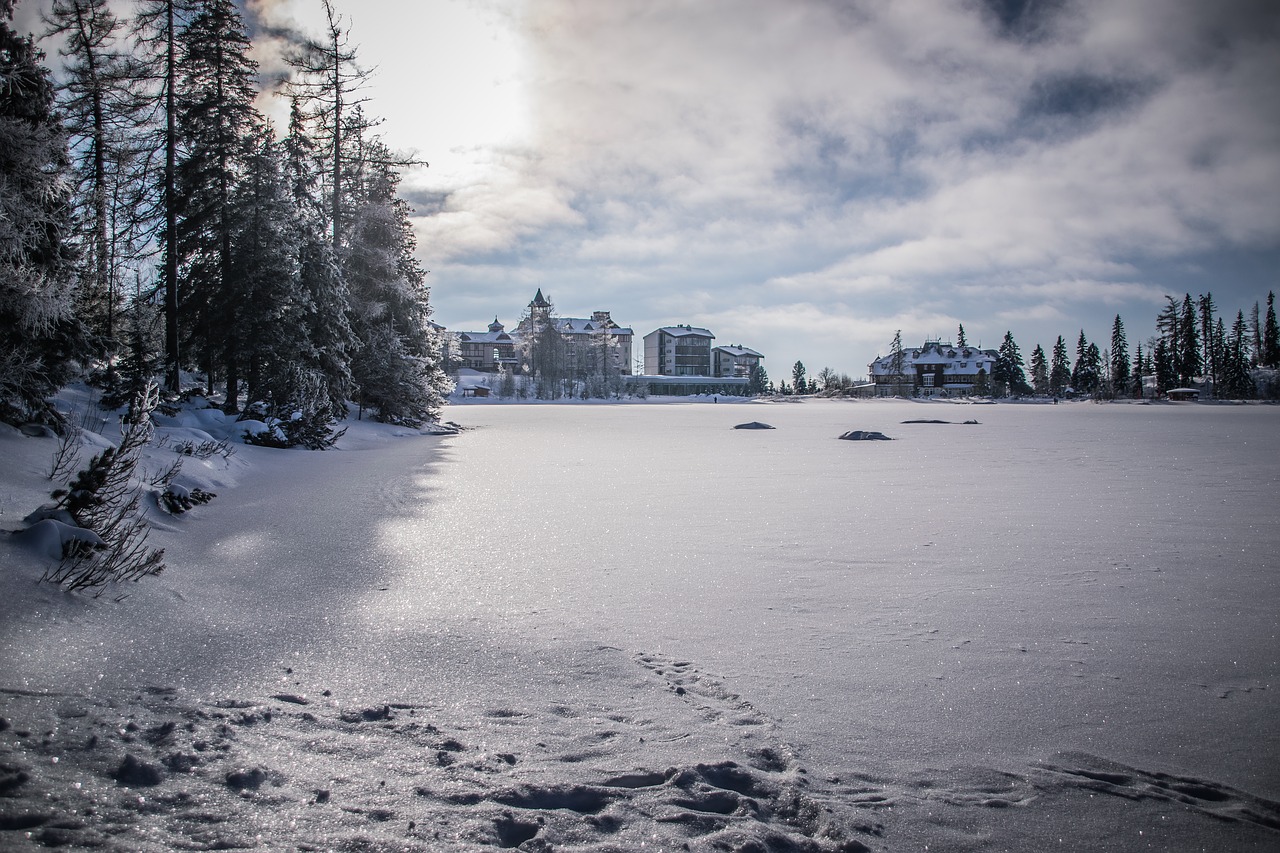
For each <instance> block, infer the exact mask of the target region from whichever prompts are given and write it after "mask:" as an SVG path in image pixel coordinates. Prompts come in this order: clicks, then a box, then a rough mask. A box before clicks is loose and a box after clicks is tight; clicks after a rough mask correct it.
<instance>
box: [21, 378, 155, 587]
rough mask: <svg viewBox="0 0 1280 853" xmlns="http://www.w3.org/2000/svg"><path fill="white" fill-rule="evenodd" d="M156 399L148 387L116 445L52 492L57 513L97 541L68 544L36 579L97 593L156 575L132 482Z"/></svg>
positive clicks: (148, 437)
mask: <svg viewBox="0 0 1280 853" xmlns="http://www.w3.org/2000/svg"><path fill="white" fill-rule="evenodd" d="M157 401H158V391H157V389H156V387H155V386H154V385H152V386H150V387H148V388H147V389H146V390H145V391H144V392H143V393H142V394H139V395H138V396H137V397H136V398H134V401H133V403H131V404H130V406H129V412H128V414H126V415H125V417H124V421H123V424H122V428H121V431H120V444H119V445H118V446H116V447H109V448H107V449H106V450H104V451H102V452H101V453H99V454H97V455H96V456H94V457H93V459H91V460H90V462H89V464H88V466H87V467H85V468H84V469H83V470H81V471H80V472H79V473H78V474H77V475H76V476H75V479H73V480H72V481H71V482H70V483H69V484H68V485H67V487H66V488H64V489H57V490H56V491H54V492H53V497H54V498H56V499H57V501H58V503H57V505H56V509H57V510H61V511H64V512H66V513H67V514H68V515H69V516H70V517H71V518H72V519H73V520H74V521H75V524H76V526H78V527H81V528H84V529H86V530H91V531H93V532H94V533H96V534H97V535H98V537H99V538H100V540H101V542H100V543H89V542H86V541H85V540H84V539H71V540H68V541H67V543H66V546H65V547H64V549H63V554H62V560H61V561H60V562H59V563H58V565H57V566H56V567H53V568H51V569H49V570H48V571H47V572H45V574H44V577H43V578H41V579H42V580H45V581H48V582H49V583H55V584H58V585H60V586H63V587H65V588H66V589H68V590H79V589H97V590H98V591H99V594H100V593H101V590H102V588H103V587H105V586H106V585H107V584H109V583H113V582H119V581H126V580H133V581H136V580H138V579H139V578H142V577H146V576H147V575H158V574H160V572H162V571H163V570H164V559H163V558H164V551H163V550H162V549H151V548H147V547H146V542H147V536H148V534H149V533H150V528H149V527H148V526H147V523H146V521H145V520H144V519H143V517H142V513H141V511H140V509H139V503H140V499H141V495H142V486H141V485H140V484H139V483H138V482H137V481H136V480H135V479H134V474H135V471H136V470H137V467H138V462H139V459H140V458H141V454H142V450H143V448H145V447H146V446H147V443H148V442H149V441H150V440H151V435H152V431H153V430H152V426H151V413H152V412H153V411H154V410H155V407H156V403H157Z"/></svg>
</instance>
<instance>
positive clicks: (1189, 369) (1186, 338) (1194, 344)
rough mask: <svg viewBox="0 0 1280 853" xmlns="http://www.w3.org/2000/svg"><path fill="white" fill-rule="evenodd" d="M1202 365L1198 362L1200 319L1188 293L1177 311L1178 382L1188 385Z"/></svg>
mask: <svg viewBox="0 0 1280 853" xmlns="http://www.w3.org/2000/svg"><path fill="white" fill-rule="evenodd" d="M1202 367H1203V365H1202V364H1201V362H1200V321H1199V317H1198V316H1197V313H1196V306H1195V303H1194V302H1192V301H1191V294H1190V293H1188V294H1187V295H1186V296H1185V297H1183V300H1182V309H1181V310H1180V311H1179V312H1178V347H1177V349H1176V350H1175V352H1174V370H1175V371H1176V372H1177V374H1178V382H1179V383H1180V384H1182V385H1190V384H1191V383H1192V382H1194V381H1195V378H1196V377H1197V376H1199V375H1200V372H1201V370H1202Z"/></svg>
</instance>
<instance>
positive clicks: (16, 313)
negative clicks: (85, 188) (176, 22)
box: [0, 0, 87, 424]
mask: <svg viewBox="0 0 1280 853" xmlns="http://www.w3.org/2000/svg"><path fill="white" fill-rule="evenodd" d="M12 20H13V4H12V2H7V0H0V421H6V422H10V423H14V422H20V421H23V420H27V419H30V418H38V419H41V420H44V421H46V422H49V423H54V424H57V423H60V422H61V418H60V416H59V415H58V414H57V413H56V412H55V411H54V409H53V408H52V407H51V406H50V405H49V404H48V403H47V402H46V397H48V395H50V394H52V393H53V392H54V391H55V390H57V389H58V388H59V387H61V386H62V385H63V384H65V383H66V382H67V381H68V380H69V379H70V377H71V375H72V373H73V371H74V368H75V359H76V358H77V356H79V355H80V354H81V353H82V352H83V351H84V350H85V348H86V345H87V341H86V338H85V335H84V330H83V327H82V326H81V324H80V323H79V321H78V320H77V318H76V317H75V314H74V304H73V302H74V292H73V289H72V273H73V270H74V262H75V257H74V254H73V252H72V250H71V248H70V246H69V244H68V242H67V238H68V236H69V234H70V233H71V225H72V221H71V205H70V200H71V192H70V187H69V183H68V181H67V177H68V170H69V166H70V161H69V157H68V154H67V140H66V135H65V133H64V132H63V129H62V127H61V125H60V123H59V121H58V119H57V116H56V115H55V113H54V109H53V104H54V90H53V84H52V82H51V80H50V77H49V73H48V71H47V70H46V69H45V68H44V67H43V66H42V65H41V59H42V58H43V57H42V54H41V53H40V52H39V51H38V50H37V49H36V47H35V45H34V43H33V42H32V39H31V37H30V36H27V37H25V38H24V37H21V36H19V35H18V34H17V33H16V32H15V31H14V30H13V28H12V27H11V25H10V22H11V21H12Z"/></svg>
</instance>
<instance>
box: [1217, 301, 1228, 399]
mask: <svg viewBox="0 0 1280 853" xmlns="http://www.w3.org/2000/svg"><path fill="white" fill-rule="evenodd" d="M1213 348H1214V351H1215V352H1216V353H1217V358H1218V378H1217V379H1216V380H1215V381H1214V383H1213V396H1214V397H1216V398H1218V399H1220V400H1222V399H1226V398H1227V397H1229V396H1230V394H1229V393H1228V389H1227V386H1228V384H1229V382H1230V380H1229V377H1228V376H1227V373H1228V370H1227V359H1228V355H1229V352H1228V346H1227V327H1226V324H1225V323H1224V322H1223V320H1222V318H1221V317H1218V318H1217V320H1216V321H1215V322H1214V325H1213Z"/></svg>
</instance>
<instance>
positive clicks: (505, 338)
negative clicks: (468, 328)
mask: <svg viewBox="0 0 1280 853" xmlns="http://www.w3.org/2000/svg"><path fill="white" fill-rule="evenodd" d="M458 340H460V341H474V342H476V343H481V344H498V343H501V344H509V343H511V336H510V335H508V334H507V333H506V332H459V333H458Z"/></svg>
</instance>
